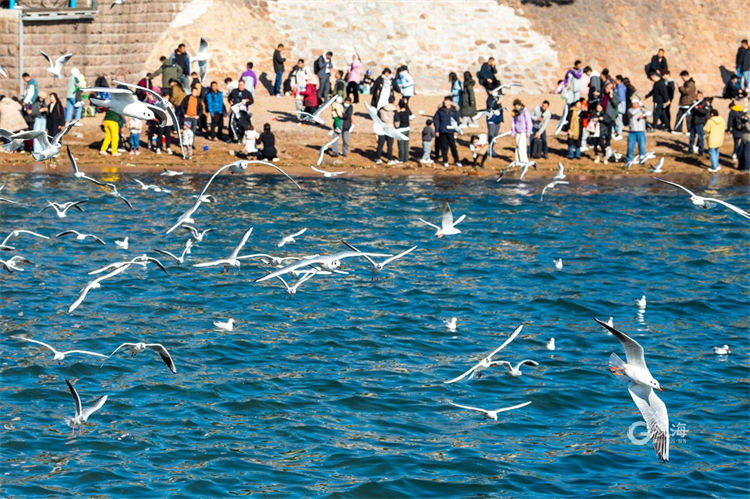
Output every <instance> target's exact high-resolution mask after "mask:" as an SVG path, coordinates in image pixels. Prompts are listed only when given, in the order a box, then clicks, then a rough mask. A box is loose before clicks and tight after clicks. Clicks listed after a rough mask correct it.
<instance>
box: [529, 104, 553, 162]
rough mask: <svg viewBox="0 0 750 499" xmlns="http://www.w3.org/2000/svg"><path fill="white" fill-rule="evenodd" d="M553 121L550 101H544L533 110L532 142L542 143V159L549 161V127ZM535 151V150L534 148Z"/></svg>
mask: <svg viewBox="0 0 750 499" xmlns="http://www.w3.org/2000/svg"><path fill="white" fill-rule="evenodd" d="M551 119H552V113H551V112H550V110H549V101H548V100H544V101H542V103H541V104H540V105H539V106H537V107H535V108H534V109H532V110H531V123H532V130H533V132H532V135H531V137H532V142H533V141H534V140H541V141H542V148H541V150H542V157H543V158H544V159H547V155H548V154H549V148H548V147H547V125H549V122H550V120H551ZM532 150H533V148H532Z"/></svg>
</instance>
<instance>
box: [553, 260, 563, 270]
mask: <svg viewBox="0 0 750 499" xmlns="http://www.w3.org/2000/svg"><path fill="white" fill-rule="evenodd" d="M555 269H556V270H562V269H563V262H562V258H558V259H557V260H555Z"/></svg>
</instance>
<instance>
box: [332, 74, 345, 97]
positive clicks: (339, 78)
mask: <svg viewBox="0 0 750 499" xmlns="http://www.w3.org/2000/svg"><path fill="white" fill-rule="evenodd" d="M333 94H334V95H338V96H339V97H341V101H343V100H344V98H345V97H346V82H345V81H344V72H343V71H341V70H340V69H339V70H337V71H336V83H334V84H333ZM341 101H339V102H341Z"/></svg>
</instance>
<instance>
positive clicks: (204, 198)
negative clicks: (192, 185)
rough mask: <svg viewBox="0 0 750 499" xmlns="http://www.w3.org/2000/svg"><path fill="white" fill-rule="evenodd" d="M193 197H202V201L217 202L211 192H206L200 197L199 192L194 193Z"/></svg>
mask: <svg viewBox="0 0 750 499" xmlns="http://www.w3.org/2000/svg"><path fill="white" fill-rule="evenodd" d="M193 198H195V199H200V200H201V203H215V202H216V198H215V197H213V196H212V195H211V194H204V195H203V196H201V197H200V198H199V197H198V195H197V194H193Z"/></svg>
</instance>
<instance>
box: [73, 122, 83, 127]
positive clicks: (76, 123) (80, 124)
mask: <svg viewBox="0 0 750 499" xmlns="http://www.w3.org/2000/svg"><path fill="white" fill-rule="evenodd" d="M73 126H83V123H81V122H80V121H76V122H75V124H74V125H73Z"/></svg>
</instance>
